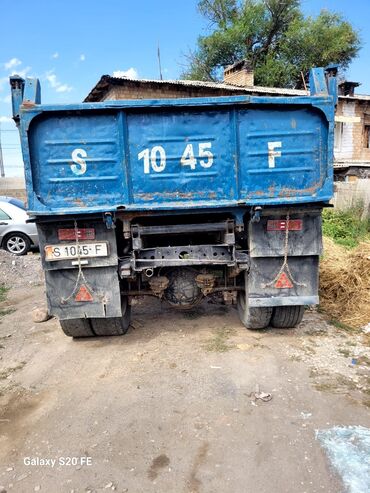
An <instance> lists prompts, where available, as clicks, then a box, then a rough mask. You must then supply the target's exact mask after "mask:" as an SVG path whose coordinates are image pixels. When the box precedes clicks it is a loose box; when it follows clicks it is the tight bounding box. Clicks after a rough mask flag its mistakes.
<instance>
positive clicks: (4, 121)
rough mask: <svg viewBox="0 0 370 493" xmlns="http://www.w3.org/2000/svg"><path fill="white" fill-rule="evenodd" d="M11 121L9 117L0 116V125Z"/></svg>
mask: <svg viewBox="0 0 370 493" xmlns="http://www.w3.org/2000/svg"><path fill="white" fill-rule="evenodd" d="M12 121H13V118H10V116H0V123H10V122H12Z"/></svg>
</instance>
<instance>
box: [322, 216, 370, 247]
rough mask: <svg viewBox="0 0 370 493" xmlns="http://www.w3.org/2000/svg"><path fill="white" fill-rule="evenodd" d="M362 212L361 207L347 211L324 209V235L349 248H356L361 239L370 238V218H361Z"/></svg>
mask: <svg viewBox="0 0 370 493" xmlns="http://www.w3.org/2000/svg"><path fill="white" fill-rule="evenodd" d="M361 213H362V208H361V207H356V208H353V209H348V210H345V211H339V210H335V209H324V210H323V214H322V219H323V223H322V228H323V233H324V235H325V236H329V238H332V239H333V240H334V241H335V242H336V243H338V244H339V245H343V246H345V247H347V248H354V247H356V246H357V245H358V244H359V242H360V241H363V240H366V239H370V219H361Z"/></svg>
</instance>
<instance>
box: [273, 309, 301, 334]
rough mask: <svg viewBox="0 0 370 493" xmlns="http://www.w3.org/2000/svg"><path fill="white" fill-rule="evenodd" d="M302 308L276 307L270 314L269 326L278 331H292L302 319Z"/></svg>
mask: <svg viewBox="0 0 370 493" xmlns="http://www.w3.org/2000/svg"><path fill="white" fill-rule="evenodd" d="M303 314H304V306H303V305H295V306H276V307H275V308H274V310H273V312H272V317H271V325H272V326H273V327H276V328H278V329H292V328H293V327H296V325H298V324H299V323H300V322H301V321H302V318H303Z"/></svg>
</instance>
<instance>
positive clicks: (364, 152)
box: [335, 99, 370, 162]
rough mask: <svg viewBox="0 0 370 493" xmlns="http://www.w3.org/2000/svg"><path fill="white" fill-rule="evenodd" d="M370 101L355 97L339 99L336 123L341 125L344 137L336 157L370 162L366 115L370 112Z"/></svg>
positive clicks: (343, 159) (336, 149)
mask: <svg viewBox="0 0 370 493" xmlns="http://www.w3.org/2000/svg"><path fill="white" fill-rule="evenodd" d="M369 103H370V101H369V102H367V101H360V100H353V99H352V100H350V99H349V100H348V101H347V100H343V99H340V100H339V102H338V107H337V111H336V120H337V121H336V125H338V123H339V124H340V125H341V127H342V137H341V142H340V146H339V147H337V146H336V147H335V158H336V159H338V160H340V161H345V160H354V161H365V162H370V149H369V148H367V142H366V135H365V115H366V113H367V112H368V113H369V114H370V104H369ZM338 120H340V121H338ZM336 140H337V139H336Z"/></svg>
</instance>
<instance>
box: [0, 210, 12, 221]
mask: <svg viewBox="0 0 370 493" xmlns="http://www.w3.org/2000/svg"><path fill="white" fill-rule="evenodd" d="M9 219H10V217H9V216H8V214H7V213H6V212H4V211H3V210H2V209H0V221H4V220H5V221H7V220H9Z"/></svg>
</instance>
